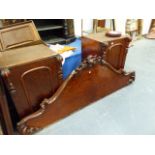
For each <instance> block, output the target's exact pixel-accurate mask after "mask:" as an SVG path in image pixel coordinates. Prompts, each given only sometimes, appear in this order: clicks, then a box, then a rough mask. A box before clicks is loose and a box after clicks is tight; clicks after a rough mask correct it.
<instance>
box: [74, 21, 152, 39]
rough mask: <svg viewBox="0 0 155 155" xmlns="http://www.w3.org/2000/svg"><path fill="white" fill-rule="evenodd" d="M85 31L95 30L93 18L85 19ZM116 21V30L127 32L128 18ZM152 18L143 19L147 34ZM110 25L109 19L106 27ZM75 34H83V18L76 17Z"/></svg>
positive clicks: (144, 29) (144, 32) (144, 31)
mask: <svg viewBox="0 0 155 155" xmlns="http://www.w3.org/2000/svg"><path fill="white" fill-rule="evenodd" d="M82 21H83V26H82V27H83V31H84V32H85V33H90V32H92V30H93V19H83V20H82ZM115 21H116V30H117V31H120V32H122V34H125V23H126V19H115ZM150 23H151V19H143V31H142V33H143V34H147V33H148V31H149V27H150ZM109 26H110V20H109V19H107V22H106V27H109ZM74 27H75V35H76V36H77V37H79V36H81V34H82V32H81V19H74Z"/></svg>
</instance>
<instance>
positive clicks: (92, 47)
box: [81, 37, 106, 59]
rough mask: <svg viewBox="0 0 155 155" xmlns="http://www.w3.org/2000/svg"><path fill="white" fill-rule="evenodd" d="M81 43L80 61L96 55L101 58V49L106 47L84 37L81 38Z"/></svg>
mask: <svg viewBox="0 0 155 155" xmlns="http://www.w3.org/2000/svg"><path fill="white" fill-rule="evenodd" d="M81 41H82V59H85V58H87V56H89V55H94V56H95V55H97V56H102V55H103V51H102V50H103V47H105V46H106V45H104V44H102V45H101V43H100V42H98V41H95V40H93V39H89V38H86V37H82V38H81Z"/></svg>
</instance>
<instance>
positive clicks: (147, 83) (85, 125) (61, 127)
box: [37, 39, 155, 135]
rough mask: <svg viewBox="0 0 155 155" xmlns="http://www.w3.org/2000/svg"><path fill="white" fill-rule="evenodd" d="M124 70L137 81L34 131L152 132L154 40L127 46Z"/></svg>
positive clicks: (154, 117) (154, 130) (154, 121)
mask: <svg viewBox="0 0 155 155" xmlns="http://www.w3.org/2000/svg"><path fill="white" fill-rule="evenodd" d="M126 70H129V71H131V70H135V71H136V81H135V82H134V83H133V84H132V85H129V86H128V87H125V88H123V89H121V90H119V91H117V92H115V93H113V94H111V95H109V96H107V97H105V98H103V99H101V100H99V101H98V102H96V103H94V104H91V105H90V106H87V107H86V108H84V109H82V110H80V111H78V112H76V113H74V114H72V115H70V116H69V117H67V118H65V119H63V120H61V121H59V122H57V123H55V124H52V125H50V126H48V127H47V128H45V129H43V130H42V131H40V132H38V133H37V134H41V135H47V134H52V135H57V134H60V135H64V134H66V135H68V134H82V135H83V134H104V135H105V134H112V135H113V134H136V135H137V134H155V113H154V111H155V92H154V90H155V40H146V39H142V40H139V41H137V42H135V43H134V46H133V47H131V48H130V49H129V53H128V56H127V60H126Z"/></svg>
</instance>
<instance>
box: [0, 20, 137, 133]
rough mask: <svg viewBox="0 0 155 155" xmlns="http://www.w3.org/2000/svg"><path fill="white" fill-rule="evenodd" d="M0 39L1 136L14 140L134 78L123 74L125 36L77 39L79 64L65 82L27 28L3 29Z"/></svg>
mask: <svg viewBox="0 0 155 155" xmlns="http://www.w3.org/2000/svg"><path fill="white" fill-rule="evenodd" d="M23 34H24V35H23ZM0 36H1V37H0V38H1V40H0V42H1V44H0V121H1V125H2V129H3V133H4V134H14V131H15V130H16V129H18V131H19V132H20V133H21V134H32V133H34V132H35V131H38V130H40V129H42V128H44V127H45V126H47V125H49V124H51V123H54V122H55V121H58V120H60V119H62V118H64V117H66V116H68V115H69V114H71V113H72V112H74V111H76V110H79V109H80V108H82V107H84V106H86V105H88V104H90V103H92V102H94V101H96V100H98V99H100V98H101V97H104V96H106V95H108V94H110V93H112V92H114V91H116V90H118V89H120V88H122V87H124V86H126V85H128V84H130V83H131V82H132V81H134V78H135V74H134V72H131V73H126V72H125V71H124V65H125V58H126V54H127V49H128V45H129V42H130V38H128V37H127V36H122V37H117V38H109V37H106V36H105V35H104V34H103V33H97V34H90V35H89V36H86V37H82V58H83V62H82V63H81V65H80V66H79V67H78V68H77V69H76V70H74V71H73V72H72V73H71V75H70V76H69V77H68V78H67V79H66V80H65V81H63V79H62V64H61V61H62V60H61V56H60V55H59V54H57V53H54V52H52V51H51V50H50V49H49V48H48V47H47V45H46V44H45V43H44V42H43V41H42V40H41V38H40V36H39V34H38V32H37V30H36V28H35V25H34V24H33V22H31V21H28V22H24V23H19V24H16V25H13V26H8V27H5V28H3V29H1V30H0ZM107 75H108V78H107ZM83 81H86V82H84V83H83ZM101 83H102V84H101ZM80 85H81V86H80ZM94 92H95V93H94ZM81 98H82V100H81Z"/></svg>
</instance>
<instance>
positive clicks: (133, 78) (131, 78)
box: [128, 72, 135, 84]
mask: <svg viewBox="0 0 155 155" xmlns="http://www.w3.org/2000/svg"><path fill="white" fill-rule="evenodd" d="M133 81H135V72H132V73H131V74H130V79H129V81H128V84H131V83H132V82H133Z"/></svg>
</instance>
